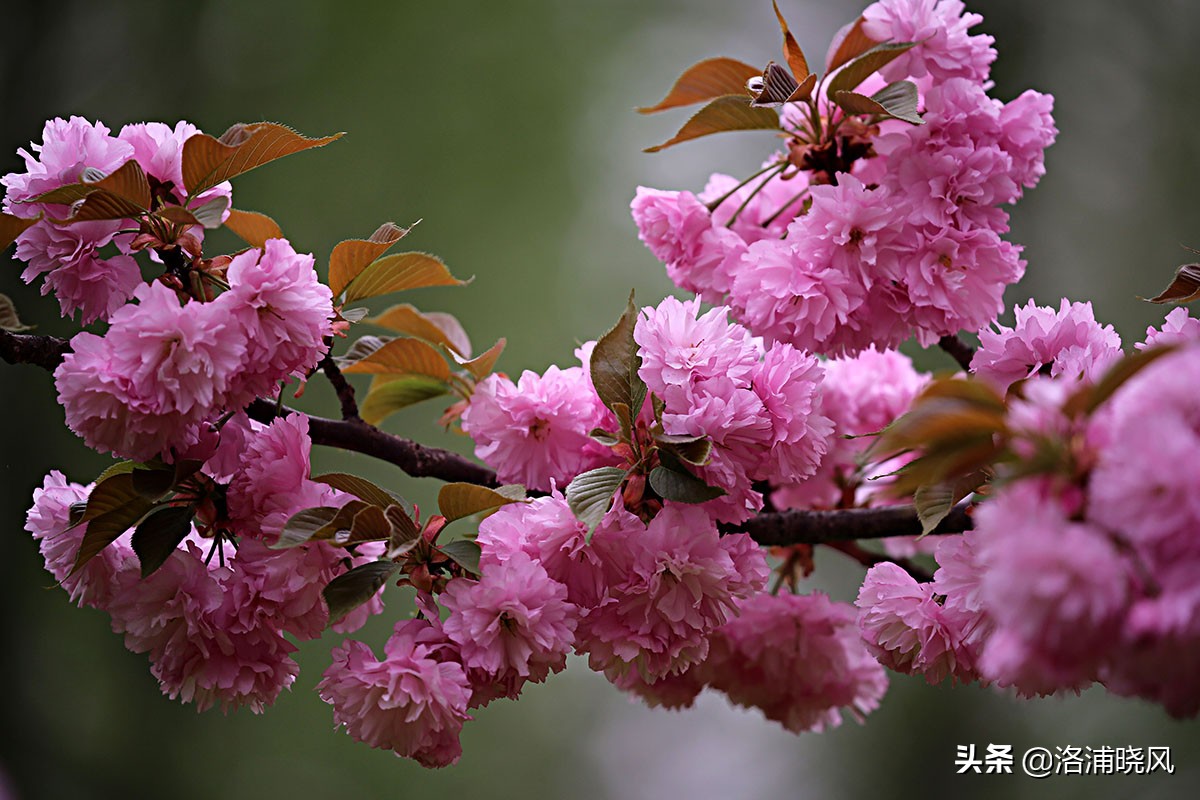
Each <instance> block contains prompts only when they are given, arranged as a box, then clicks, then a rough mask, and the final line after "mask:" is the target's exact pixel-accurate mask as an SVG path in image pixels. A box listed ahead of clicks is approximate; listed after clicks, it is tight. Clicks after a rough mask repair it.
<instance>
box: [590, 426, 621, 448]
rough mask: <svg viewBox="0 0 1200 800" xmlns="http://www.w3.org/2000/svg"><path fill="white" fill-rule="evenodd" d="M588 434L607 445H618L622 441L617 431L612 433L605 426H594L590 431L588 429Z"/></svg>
mask: <svg viewBox="0 0 1200 800" xmlns="http://www.w3.org/2000/svg"><path fill="white" fill-rule="evenodd" d="M588 436H590V437H592V439H593V440H595V441H597V442H599V443H600V444H602V445H604V446H605V447H612V446H613V445H618V444H620V443H621V439H620V437H619V436H617V435H616V434H615V433H610V432H608V431H606V430H604V429H603V428H592V429H591V430H590V431H588Z"/></svg>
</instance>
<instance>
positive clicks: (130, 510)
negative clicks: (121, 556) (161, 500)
mask: <svg viewBox="0 0 1200 800" xmlns="http://www.w3.org/2000/svg"><path fill="white" fill-rule="evenodd" d="M102 487H104V488H103V490H102V491H100V494H99V496H96V498H95V503H93V496H94V495H96V494H97V491H98V490H101V489H102ZM152 507H153V503H151V502H150V501H149V500H147V499H146V498H144V497H142V496H141V495H139V494H137V492H135V491H133V480H132V476H130V475H129V474H128V473H125V474H121V475H116V476H114V477H112V478H109V479H108V480H107V481H105V482H104V483H103V484H98V485H97V486H96V487H95V488H94V489H93V490H92V494H91V495H89V496H88V507H87V509H86V510H85V511H84V514H83V516H84V521H85V522H87V530H86V531H85V532H84V534H83V540H82V541H81V542H80V543H79V551H78V552H77V553H76V554H75V565H74V566H73V567H72V568H71V574H72V575H74V574H75V573H76V572H78V571H79V570H80V569H82V568H83V566H84V565H85V564H87V562H89V561H91V560H92V558H94V557H95V556H96V555H97V554H98V553H99V552H100V551H101V550H103V549H104V548H105V547H108V545H110V544H112V543H113V542H114V541H116V540H117V539H118V538H119V537H120V536H121V534H123V533H125V531H127V530H129V529H130V528H131V527H132V526H133V525H134V524H135V523H136V522H137V521H138V520H140V519H141V518H142V517H143V516H145V515H146V512H148V511H149V510H150V509H151V508H152ZM95 512H99V513H95Z"/></svg>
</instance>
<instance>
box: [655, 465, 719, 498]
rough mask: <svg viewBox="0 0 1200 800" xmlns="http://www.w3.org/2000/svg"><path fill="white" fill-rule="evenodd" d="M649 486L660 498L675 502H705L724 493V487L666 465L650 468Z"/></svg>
mask: <svg viewBox="0 0 1200 800" xmlns="http://www.w3.org/2000/svg"><path fill="white" fill-rule="evenodd" d="M650 488H651V489H653V490H654V491H656V492H658V496H659V497H661V498H662V499H664V500H674V501H675V502H677V503H705V502H707V501H709V500H713V499H715V498H718V497H720V496H722V495H723V494H725V490H724V489H719V488H717V487H716V486H709V485H708V484H707V483H705V482H704V481H702V480H700V479H699V478H697V477H696V476H695V475H692V474H691V473H690V472H677V471H675V470H673V469H668V468H667V467H655V468H654V469H652V470H650Z"/></svg>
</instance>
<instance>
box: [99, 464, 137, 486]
mask: <svg viewBox="0 0 1200 800" xmlns="http://www.w3.org/2000/svg"><path fill="white" fill-rule="evenodd" d="M135 466H137V462H136V461H118V462H117V463H115V464H110V465H109V466H108V467H106V468H105V469H104V471H103V472H101V473H100V474H99V475H97V476H96V480H95V484H96V485H99V484H101V483H104V482H105V481H106V480H108V479H109V478H111V477H112V476H113V475H123V474H127V473H130V472H133V468H134V467H135Z"/></svg>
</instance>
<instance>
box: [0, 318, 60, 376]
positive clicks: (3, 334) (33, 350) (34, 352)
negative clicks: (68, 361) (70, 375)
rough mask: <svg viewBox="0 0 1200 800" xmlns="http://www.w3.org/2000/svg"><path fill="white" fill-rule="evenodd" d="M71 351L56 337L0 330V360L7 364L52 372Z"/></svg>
mask: <svg viewBox="0 0 1200 800" xmlns="http://www.w3.org/2000/svg"><path fill="white" fill-rule="evenodd" d="M70 351H71V343H70V342H69V341H67V340H66V339H60V338H58V337H57V336H35V335H33V334H29V333H11V332H9V331H6V330H4V329H2V328H0V358H3V359H4V360H5V361H7V362H8V363H9V364H32V365H34V366H36V367H41V368H42V369H44V370H48V371H50V372H53V371H54V370H55V369H56V368H57V367H58V365H59V364H61V363H62V360H63V357H64V356H65V355H66V354H67V353H69V352H70Z"/></svg>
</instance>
